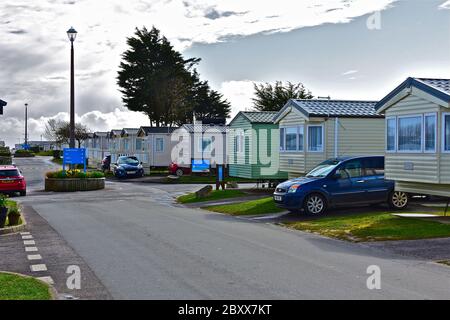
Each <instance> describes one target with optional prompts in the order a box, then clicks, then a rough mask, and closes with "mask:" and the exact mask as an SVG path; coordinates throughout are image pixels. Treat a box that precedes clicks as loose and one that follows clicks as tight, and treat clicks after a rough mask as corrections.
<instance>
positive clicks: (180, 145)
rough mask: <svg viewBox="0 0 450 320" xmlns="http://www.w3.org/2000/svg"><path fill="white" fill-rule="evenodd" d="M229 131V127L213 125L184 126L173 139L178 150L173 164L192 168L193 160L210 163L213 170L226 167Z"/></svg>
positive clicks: (176, 132) (173, 135)
mask: <svg viewBox="0 0 450 320" xmlns="http://www.w3.org/2000/svg"><path fill="white" fill-rule="evenodd" d="M227 131H228V128H227V126H225V125H220V124H219V125H218V124H213V123H211V124H202V123H197V124H184V125H182V126H181V127H180V128H179V129H177V130H175V131H174V134H172V137H171V140H172V143H174V144H175V148H176V149H175V151H174V155H175V159H173V162H175V163H176V164H178V165H179V166H181V167H190V166H191V164H192V160H196V161H201V160H205V161H209V163H210V164H211V167H212V168H215V167H216V165H217V164H224V165H226V164H227V148H228V147H227Z"/></svg>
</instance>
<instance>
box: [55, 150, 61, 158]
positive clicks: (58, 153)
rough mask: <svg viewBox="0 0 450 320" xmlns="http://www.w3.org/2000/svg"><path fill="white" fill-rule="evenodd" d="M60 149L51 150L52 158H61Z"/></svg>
mask: <svg viewBox="0 0 450 320" xmlns="http://www.w3.org/2000/svg"><path fill="white" fill-rule="evenodd" d="M61 155H62V151H61V150H53V158H55V159H61Z"/></svg>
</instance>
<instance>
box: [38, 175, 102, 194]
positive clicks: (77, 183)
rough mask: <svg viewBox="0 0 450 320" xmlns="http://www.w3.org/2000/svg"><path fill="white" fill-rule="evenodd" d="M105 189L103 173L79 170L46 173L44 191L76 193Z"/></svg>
mask: <svg viewBox="0 0 450 320" xmlns="http://www.w3.org/2000/svg"><path fill="white" fill-rule="evenodd" d="M104 188H105V175H104V174H103V172H98V171H94V172H87V173H84V172H82V171H80V170H71V171H66V172H64V171H55V172H48V173H47V175H46V178H45V191H55V192H76V191H93V190H100V189H104Z"/></svg>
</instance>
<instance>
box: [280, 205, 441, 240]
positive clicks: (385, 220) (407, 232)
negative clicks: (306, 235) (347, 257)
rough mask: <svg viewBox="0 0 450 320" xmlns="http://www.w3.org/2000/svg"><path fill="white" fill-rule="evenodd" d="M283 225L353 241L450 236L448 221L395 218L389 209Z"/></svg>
mask: <svg viewBox="0 0 450 320" xmlns="http://www.w3.org/2000/svg"><path fill="white" fill-rule="evenodd" d="M285 225H286V226H288V227H290V228H293V229H297V230H302V231H307V232H313V233H318V234H321V235H324V236H328V237H333V238H338V239H342V240H348V241H353V242H362V241H387V240H416V239H430V238H444V237H450V225H449V224H443V223H440V222H436V221H426V220H424V219H417V218H402V217H396V216H393V215H392V213H391V212H381V213H365V214H352V215H347V216H340V217H326V218H320V219H317V220H313V221H301V222H287V223H285Z"/></svg>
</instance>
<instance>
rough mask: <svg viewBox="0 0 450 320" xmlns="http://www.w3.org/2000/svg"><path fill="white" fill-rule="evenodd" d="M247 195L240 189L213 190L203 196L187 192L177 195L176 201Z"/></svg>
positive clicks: (210, 199)
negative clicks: (198, 196) (199, 196)
mask: <svg viewBox="0 0 450 320" xmlns="http://www.w3.org/2000/svg"><path fill="white" fill-rule="evenodd" d="M246 195H248V194H247V193H245V192H243V191H241V190H231V189H228V190H213V191H212V192H211V194H210V195H209V196H207V197H204V198H197V197H196V196H195V193H189V194H186V195H184V196H181V197H178V199H177V201H178V202H179V203H194V202H205V201H212V200H221V199H229V198H236V197H243V196H246Z"/></svg>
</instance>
